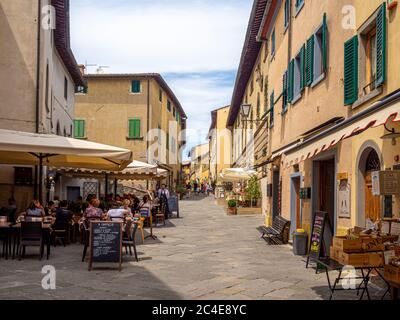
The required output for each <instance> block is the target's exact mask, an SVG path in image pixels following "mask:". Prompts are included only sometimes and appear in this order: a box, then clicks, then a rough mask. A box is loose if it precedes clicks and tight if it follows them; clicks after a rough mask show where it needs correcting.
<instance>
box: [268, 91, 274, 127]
mask: <svg viewBox="0 0 400 320" xmlns="http://www.w3.org/2000/svg"><path fill="white" fill-rule="evenodd" d="M269 103H270V106H271V108H270V112H269V126H270V127H272V126H273V125H274V120H275V119H274V109H275V92H274V91H272V93H271V96H270V101H269Z"/></svg>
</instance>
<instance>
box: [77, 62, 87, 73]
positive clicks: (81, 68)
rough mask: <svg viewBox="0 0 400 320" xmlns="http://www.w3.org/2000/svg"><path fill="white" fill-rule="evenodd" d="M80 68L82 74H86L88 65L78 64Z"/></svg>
mask: <svg viewBox="0 0 400 320" xmlns="http://www.w3.org/2000/svg"><path fill="white" fill-rule="evenodd" d="M78 68H79V71H80V72H81V74H82V75H83V76H84V75H85V73H86V67H85V65H83V64H78Z"/></svg>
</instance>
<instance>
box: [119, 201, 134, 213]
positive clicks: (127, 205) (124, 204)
mask: <svg viewBox="0 0 400 320" xmlns="http://www.w3.org/2000/svg"><path fill="white" fill-rule="evenodd" d="M130 206H131V201H130V200H129V199H125V200H124V201H123V202H122V207H120V209H124V210H126V211H128V214H130V215H132V210H131V207H130Z"/></svg>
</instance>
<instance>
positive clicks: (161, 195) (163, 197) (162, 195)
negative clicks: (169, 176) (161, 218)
mask: <svg viewBox="0 0 400 320" xmlns="http://www.w3.org/2000/svg"><path fill="white" fill-rule="evenodd" d="M157 196H158V199H160V204H161V208H162V210H163V213H164V215H165V219H168V215H169V207H168V199H169V190H168V189H167V186H166V185H165V184H163V185H161V189H159V190H158V193H157Z"/></svg>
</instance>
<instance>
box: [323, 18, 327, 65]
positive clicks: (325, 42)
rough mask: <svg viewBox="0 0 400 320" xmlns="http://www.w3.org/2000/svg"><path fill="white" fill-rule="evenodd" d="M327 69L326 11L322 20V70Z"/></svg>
mask: <svg viewBox="0 0 400 320" xmlns="http://www.w3.org/2000/svg"><path fill="white" fill-rule="evenodd" d="M327 69H328V24H327V18H326V13H324V18H323V22H322V71H323V72H326V71H327Z"/></svg>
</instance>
